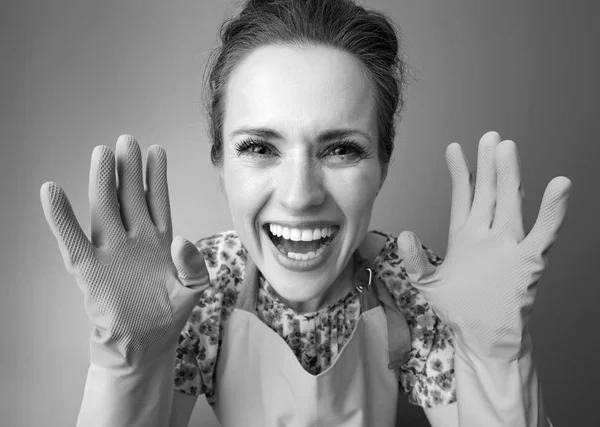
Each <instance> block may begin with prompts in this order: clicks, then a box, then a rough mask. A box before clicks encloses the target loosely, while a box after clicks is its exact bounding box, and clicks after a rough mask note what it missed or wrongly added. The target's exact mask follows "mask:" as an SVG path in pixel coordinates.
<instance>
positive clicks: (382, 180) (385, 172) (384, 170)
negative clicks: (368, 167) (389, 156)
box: [377, 165, 388, 194]
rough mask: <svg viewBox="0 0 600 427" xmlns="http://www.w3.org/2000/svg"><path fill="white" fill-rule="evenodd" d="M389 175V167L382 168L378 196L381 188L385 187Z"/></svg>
mask: <svg viewBox="0 0 600 427" xmlns="http://www.w3.org/2000/svg"><path fill="white" fill-rule="evenodd" d="M387 173H388V165H385V166H382V167H381V180H380V181H379V190H377V194H379V192H380V191H381V187H383V183H384V182H385V179H386V178H387Z"/></svg>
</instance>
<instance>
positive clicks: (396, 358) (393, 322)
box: [355, 251, 412, 370]
mask: <svg viewBox="0 0 600 427" xmlns="http://www.w3.org/2000/svg"><path fill="white" fill-rule="evenodd" d="M355 258H356V261H355V262H356V264H355V266H356V270H355V277H356V279H357V281H358V283H366V292H362V295H361V296H362V297H363V298H364V299H363V303H364V304H365V307H367V306H369V305H371V306H372V304H373V302H372V301H373V300H375V301H377V304H378V305H381V306H382V307H383V311H384V312H385V318H386V323H387V332H388V346H389V364H388V367H389V368H390V369H392V370H394V369H396V368H399V367H400V366H402V365H404V364H405V363H406V362H408V359H409V357H410V350H411V348H412V339H411V335H410V329H409V327H408V324H407V323H406V319H405V318H404V315H403V314H402V313H401V312H400V310H399V309H398V306H397V305H396V301H395V300H394V297H393V296H392V294H391V292H390V290H389V289H388V288H387V286H385V284H383V283H382V282H381V280H379V278H378V277H377V276H376V275H375V274H374V273H373V269H372V267H371V265H370V264H369V262H368V261H367V260H366V259H364V258H363V257H362V256H361V255H360V253H359V252H358V251H356V253H355ZM359 286H360V285H359ZM367 295H370V296H367ZM371 308H372V307H371ZM365 311H366V308H365Z"/></svg>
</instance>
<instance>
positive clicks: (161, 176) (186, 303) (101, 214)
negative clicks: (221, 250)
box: [41, 136, 208, 364]
mask: <svg viewBox="0 0 600 427" xmlns="http://www.w3.org/2000/svg"><path fill="white" fill-rule="evenodd" d="M116 151H117V171H118V175H119V185H118V188H117V183H116V179H115V159H114V155H113V153H112V151H111V150H110V149H109V148H108V147H104V146H100V147H97V148H96V149H95V150H94V153H93V154H92V165H91V169H90V187H89V193H90V208H91V228H92V233H91V237H92V241H91V242H90V240H88V239H87V237H86V236H85V234H84V232H83V231H82V229H81V227H80V226H79V223H78V222H77V219H76V217H75V215H74V213H73V211H72V208H71V205H70V203H69V200H68V198H67V196H66V194H65V193H64V191H63V190H62V189H61V188H60V187H59V186H58V185H57V184H55V183H46V184H44V186H42V190H41V199H42V205H43V208H44V214H45V216H46V219H47V221H48V224H49V225H50V228H51V229H52V231H53V232H54V234H55V237H56V239H57V241H58V243H59V247H60V249H61V253H62V255H63V259H64V261H65V264H66V265H67V268H68V270H69V272H70V273H72V274H73V275H75V277H76V279H77V283H78V284H79V286H80V288H81V290H82V292H83V294H84V299H85V306H86V312H87V314H88V316H89V317H90V319H91V321H92V323H93V324H94V332H93V335H92V344H93V345H92V359H94V356H95V355H96V356H97V357H98V358H100V359H103V358H104V356H106V355H107V354H112V355H113V356H114V355H117V356H118V357H125V358H126V359H127V360H132V359H140V358H147V357H154V356H157V355H160V354H161V353H164V351H165V350H167V349H168V348H170V347H174V346H175V345H176V341H175V340H176V337H177V335H178V334H179V332H180V331H181V328H182V327H183V324H184V323H185V320H186V319H187V318H188V316H189V314H190V312H191V310H192V308H193V306H194V304H195V302H196V301H197V298H198V296H199V293H200V292H201V291H202V290H203V289H204V288H205V285H207V284H208V274H207V271H206V267H205V265H204V261H203V258H202V255H201V254H200V253H199V252H198V251H197V249H196V248H195V246H194V245H192V244H191V243H190V242H188V241H186V240H185V239H181V238H179V239H176V240H175V241H174V242H173V244H172V228H171V216H170V205H169V197H168V188H167V176H166V155H165V153H164V150H162V148H160V147H158V146H155V147H151V148H150V151H149V154H148V165H147V169H146V181H147V185H148V190H147V191H146V190H144V184H143V179H142V164H141V155H140V150H139V146H138V145H137V143H136V142H135V140H133V139H132V138H131V137H128V136H123V137H121V138H119V141H118V142H117V150H116ZM172 255H173V258H172ZM173 259H175V263H176V264H177V267H176V266H175V264H174V263H173ZM182 282H183V283H184V284H185V285H188V286H189V287H188V286H184V285H182ZM148 353H152V354H148ZM93 361H94V360H93ZM96 362H97V363H99V364H103V363H104V361H103V360H96Z"/></svg>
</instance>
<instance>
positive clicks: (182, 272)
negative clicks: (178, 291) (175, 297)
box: [171, 236, 210, 288]
mask: <svg viewBox="0 0 600 427" xmlns="http://www.w3.org/2000/svg"><path fill="white" fill-rule="evenodd" d="M171 257H172V258H173V263H174V264H175V268H177V276H178V278H179V281H180V282H181V284H182V285H184V286H186V287H188V288H198V287H202V288H204V287H206V286H208V285H209V284H210V277H209V275H208V270H207V269H206V264H205V263H204V257H203V256H202V254H201V253H200V251H199V250H198V248H197V247H196V245H194V244H193V243H191V242H190V241H189V240H187V239H184V238H183V237H181V236H176V237H175V238H174V239H173V242H171Z"/></svg>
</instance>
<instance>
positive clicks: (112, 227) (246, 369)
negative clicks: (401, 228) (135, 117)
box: [41, 0, 570, 427]
mask: <svg viewBox="0 0 600 427" xmlns="http://www.w3.org/2000/svg"><path fill="white" fill-rule="evenodd" d="M221 36H222V37H221V38H222V42H223V46H222V47H221V49H220V50H218V51H216V55H215V57H214V59H215V61H214V62H213V64H212V67H211V69H210V73H209V79H208V95H209V99H208V103H207V108H208V113H209V118H210V128H211V129H210V133H211V138H212V143H213V146H212V152H211V154H212V160H213V163H214V164H215V165H216V166H217V167H218V168H219V170H220V172H221V181H222V187H223V190H224V193H225V195H226V197H227V200H228V202H229V206H230V211H231V216H232V220H233V224H234V226H235V229H236V231H235V232H226V233H221V234H218V235H215V236H211V237H209V238H207V239H203V240H201V241H200V242H198V244H197V245H193V244H191V243H190V242H188V241H186V240H185V239H183V238H181V237H176V238H175V239H172V228H171V217H170V207H169V199H168V190H167V181H166V154H165V153H164V151H163V150H162V149H161V148H160V147H157V146H154V147H151V148H150V150H149V153H148V160H147V168H146V184H147V187H148V189H147V191H146V190H145V189H144V180H143V178H142V160H141V154H140V150H139V147H138V145H137V143H136V142H135V141H134V140H133V139H132V138H130V137H127V136H124V137H121V138H120V139H119V141H118V142H117V147H116V169H117V174H118V181H119V182H118V183H117V182H116V180H115V174H114V170H115V155H113V153H112V152H111V150H110V149H108V148H107V147H97V148H96V149H95V150H94V152H93V154H92V169H91V173H90V202H91V212H92V221H91V222H92V232H91V242H90V241H89V240H88V239H87V237H86V236H85V234H84V233H83V231H82V230H81V228H80V227H79V225H78V224H77V220H76V218H75V216H74V214H73V212H72V210H71V208H70V205H69V202H68V199H67V198H66V195H65V194H64V192H63V191H62V190H61V189H60V188H59V187H58V186H57V185H56V184H54V183H47V184H45V185H44V186H43V187H42V194H41V197H42V204H43V207H44V212H45V215H46V218H47V220H48V223H49V225H50V227H51V228H52V230H53V231H54V233H55V235H56V237H57V240H58V242H59V246H60V248H61V252H62V254H63V257H64V259H65V263H66V264H67V267H68V268H69V269H70V271H71V272H72V273H73V274H75V275H76V277H77V280H78V283H79V285H80V286H81V288H82V291H83V292H84V296H85V303H86V308H87V312H88V315H89V316H90V318H91V319H92V321H93V323H94V326H95V327H94V331H93V334H92V339H91V353H90V357H91V364H90V369H89V373H88V380H87V381H86V388H85V392H84V399H83V403H82V407H81V412H80V417H79V425H85V426H94V425H110V426H119V425H123V426H136V425H140V426H148V425H157V426H164V425H172V426H179V425H187V422H188V420H189V416H190V413H191V409H192V408H193V404H194V402H195V398H196V397H195V396H197V395H198V394H199V393H205V394H207V397H208V399H209V401H210V402H211V403H212V404H213V405H214V408H215V411H216V413H217V415H218V417H219V419H220V421H221V422H222V424H223V425H225V426H239V425H257V426H263V425H291V426H309V425H348V426H359V425H368V426H372V425H381V426H388V425H389V426H391V425H394V424H395V422H399V423H401V421H402V419H401V417H402V414H399V416H398V417H396V410H395V406H396V401H397V396H398V389H399V387H398V383H399V382H400V383H401V385H402V388H403V389H404V390H405V391H406V392H408V393H409V396H410V399H411V401H412V402H413V403H417V404H420V405H422V406H424V407H425V412H426V414H427V417H428V418H429V420H430V422H431V424H432V425H434V426H441V425H444V426H447V425H459V426H461V427H464V426H475V425H485V426H500V425H502V426H538V425H539V426H543V425H549V424H548V423H547V418H546V415H545V412H544V408H543V403H542V396H541V392H540V390H539V384H538V381H537V375H536V371H535V367H534V365H533V361H532V355H531V344H530V340H529V334H528V331H527V328H526V325H527V320H528V317H529V315H530V313H531V306H532V304H533V300H534V297H535V289H536V286H535V284H536V282H537V280H538V279H539V277H540V276H541V274H542V272H543V268H544V256H545V254H546V253H547V250H548V249H549V247H550V246H551V244H552V242H553V241H554V239H555V237H556V233H557V232H558V229H559V228H560V225H561V223H562V220H563V218H564V214H565V210H566V205H567V199H568V195H569V191H570V182H569V181H568V180H567V179H566V178H562V177H560V178H556V179H555V180H553V181H552V182H551V183H550V184H549V186H548V189H547V192H546V194H545V196H544V200H543V202H542V207H541V210H540V215H539V217H538V220H537V221H536V224H535V226H534V227H533V229H532V230H531V232H530V233H529V234H528V235H527V236H525V233H524V230H523V226H522V220H521V211H520V204H521V192H520V170H519V161H518V156H517V152H516V147H515V145H514V143H512V142H511V141H501V140H500V137H499V135H498V134H497V133H495V132H490V133H487V134H486V135H484V136H483V137H482V139H481V142H480V146H479V157H478V174H477V183H476V185H475V188H474V189H473V188H472V185H471V182H472V179H471V175H470V172H469V169H468V166H467V164H466V161H465V158H464V156H463V154H462V151H461V148H460V146H459V145H458V144H451V145H450V146H449V147H448V150H447V153H446V154H447V162H448V167H449V169H450V173H451V176H452V182H453V196H452V211H451V221H450V235H449V247H448V251H447V255H446V260H445V261H444V262H443V263H441V260H440V259H438V258H437V257H435V255H433V254H431V253H430V252H429V251H427V250H426V249H425V248H423V247H422V245H421V244H420V242H419V241H418V239H417V238H416V236H414V234H412V233H410V232H404V233H402V234H401V235H400V236H399V237H398V238H397V239H395V238H392V237H391V236H388V235H385V234H382V233H368V232H367V230H368V226H369V220H370V215H371V211H372V208H373V203H374V201H375V199H376V197H377V194H378V192H379V190H380V188H381V186H382V185H383V183H384V181H385V177H386V171H387V166H388V164H389V161H390V157H391V154H392V150H393V140H394V125H395V117H396V114H397V113H398V112H399V111H400V110H401V107H402V105H403V98H402V93H401V90H402V86H403V83H404V70H405V67H404V64H403V62H402V61H401V58H400V54H399V51H398V46H399V44H398V40H397V36H396V33H395V31H394V29H393V26H392V24H391V23H390V22H389V21H388V20H387V19H386V18H385V17H383V16H382V15H380V14H378V13H375V12H371V11H365V10H364V9H363V8H361V7H358V6H356V5H355V4H354V3H353V2H351V1H343V0H337V1H334V0H330V1H327V0H320V1H317V0H309V1H300V0H296V1H294V0H288V1H252V0H251V1H248V2H247V3H246V5H245V7H244V9H243V11H242V12H241V13H240V15H239V16H238V17H237V18H236V19H234V20H232V21H230V22H228V23H227V24H226V25H225V26H224V28H223V32H222V34H221ZM207 267H208V268H207ZM438 316H439V317H438ZM174 373H175V374H174ZM173 381H174V382H175V389H176V390H177V391H176V392H173V391H172V390H173ZM397 418H398V419H397ZM169 423H170V424H169Z"/></svg>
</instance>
